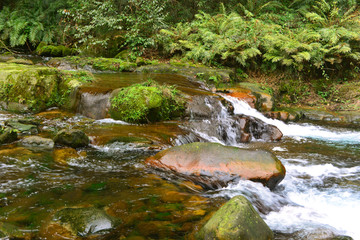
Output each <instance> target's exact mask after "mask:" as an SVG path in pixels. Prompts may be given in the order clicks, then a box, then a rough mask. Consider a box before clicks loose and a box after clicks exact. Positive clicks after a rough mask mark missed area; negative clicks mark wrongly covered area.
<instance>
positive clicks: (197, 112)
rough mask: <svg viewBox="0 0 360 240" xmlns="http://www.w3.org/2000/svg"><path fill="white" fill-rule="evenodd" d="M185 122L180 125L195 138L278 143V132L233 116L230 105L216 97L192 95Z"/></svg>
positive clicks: (251, 120)
mask: <svg viewBox="0 0 360 240" xmlns="http://www.w3.org/2000/svg"><path fill="white" fill-rule="evenodd" d="M186 113H187V116H188V118H189V121H188V122H187V123H185V124H184V125H185V126H186V127H188V128H189V129H191V130H192V131H193V132H194V133H195V135H197V136H198V139H204V138H205V139H206V140H209V139H211V138H213V139H220V140H222V141H223V142H224V143H226V144H230V145H236V144H238V143H246V142H250V141H251V140H257V139H260V140H265V141H279V140H280V139H281V138H282V133H281V131H280V130H279V129H278V128H277V127H275V126H273V125H269V124H267V123H265V122H263V121H261V120H259V119H257V118H254V117H249V116H245V115H234V113H233V106H232V105H231V103H229V102H227V101H226V100H225V99H223V98H221V97H219V96H194V97H193V98H192V99H191V101H190V102H189V103H188V104H187V110H186Z"/></svg>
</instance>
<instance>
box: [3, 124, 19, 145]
mask: <svg viewBox="0 0 360 240" xmlns="http://www.w3.org/2000/svg"><path fill="white" fill-rule="evenodd" d="M17 138H18V135H17V132H16V131H15V130H14V129H12V128H4V127H0V145H1V144H6V143H11V142H14V141H16V140H17Z"/></svg>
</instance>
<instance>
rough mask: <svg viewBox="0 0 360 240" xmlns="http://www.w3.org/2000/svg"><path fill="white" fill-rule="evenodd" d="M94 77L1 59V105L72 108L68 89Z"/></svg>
mask: <svg viewBox="0 0 360 240" xmlns="http://www.w3.org/2000/svg"><path fill="white" fill-rule="evenodd" d="M85 76H86V77H85ZM93 79H94V78H93V76H92V75H90V73H84V72H80V73H79V72H67V71H60V70H57V69H55V68H49V67H43V66H27V65H26V66H25V65H17V64H9V63H0V107H2V108H4V109H7V110H10V111H19V112H26V111H31V112H39V111H42V110H45V109H46V108H49V107H54V106H57V107H65V108H71V104H70V103H69V101H70V99H69V95H70V93H71V92H73V91H74V90H75V89H76V88H77V87H78V86H79V85H81V84H82V83H83V82H85V81H92V80H93Z"/></svg>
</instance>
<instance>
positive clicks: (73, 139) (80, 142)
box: [54, 129, 90, 148]
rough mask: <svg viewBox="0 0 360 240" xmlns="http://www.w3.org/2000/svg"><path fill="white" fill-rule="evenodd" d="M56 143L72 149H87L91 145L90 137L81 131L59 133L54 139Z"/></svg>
mask: <svg viewBox="0 0 360 240" xmlns="http://www.w3.org/2000/svg"><path fill="white" fill-rule="evenodd" d="M54 142H55V143H57V144H60V145H64V146H69V147H72V148H79V147H86V146H87V145H89V143H90V140H89V137H88V136H86V134H85V133H84V132H83V131H81V130H76V129H73V130H66V129H63V130H61V131H60V132H58V133H57V134H56V136H55V138H54Z"/></svg>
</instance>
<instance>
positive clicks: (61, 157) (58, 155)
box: [53, 148, 86, 165]
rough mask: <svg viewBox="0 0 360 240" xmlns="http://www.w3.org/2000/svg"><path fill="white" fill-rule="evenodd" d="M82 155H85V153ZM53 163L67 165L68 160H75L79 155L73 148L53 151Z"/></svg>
mask: <svg viewBox="0 0 360 240" xmlns="http://www.w3.org/2000/svg"><path fill="white" fill-rule="evenodd" d="M83 154H86V153H85V152H84V153H83ZM53 157H54V161H55V162H56V163H58V164H61V165H68V162H69V160H71V159H75V158H81V157H82V155H80V154H79V153H78V152H77V151H76V150H75V149H74V148H61V149H55V150H54V152H53Z"/></svg>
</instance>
